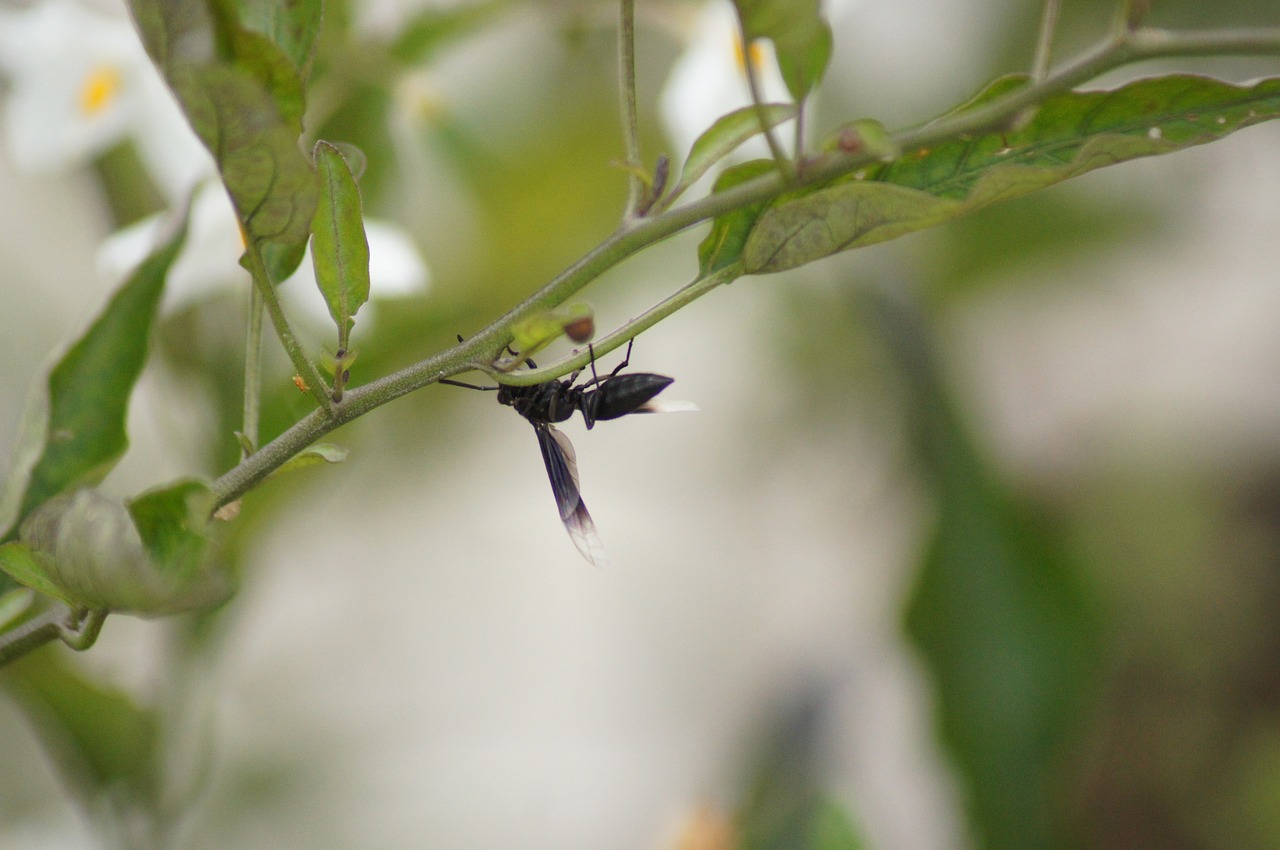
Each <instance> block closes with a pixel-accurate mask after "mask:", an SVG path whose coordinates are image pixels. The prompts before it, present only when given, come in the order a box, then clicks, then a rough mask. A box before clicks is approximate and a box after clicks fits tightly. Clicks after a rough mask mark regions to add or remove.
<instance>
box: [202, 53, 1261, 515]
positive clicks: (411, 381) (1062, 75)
mask: <svg viewBox="0 0 1280 850" xmlns="http://www.w3.org/2000/svg"><path fill="white" fill-rule="evenodd" d="M1257 53H1280V28H1271V29H1262V30H1215V31H1193V32H1180V33H1178V32H1167V31H1163V30H1153V29H1138V30H1135V31H1133V32H1130V33H1122V34H1120V35H1118V36H1115V37H1113V38H1111V39H1109V40H1108V41H1106V42H1104V43H1103V44H1101V45H1099V46H1098V47H1096V48H1094V49H1093V50H1091V51H1090V52H1088V53H1086V54H1084V55H1083V56H1081V57H1079V58H1078V59H1076V60H1075V61H1073V62H1071V63H1068V64H1067V65H1065V66H1063V67H1062V68H1059V69H1058V70H1056V71H1054V72H1052V73H1049V74H1047V75H1046V76H1045V77H1044V79H1043V80H1040V81H1038V82H1033V83H1031V84H1030V85H1027V86H1024V87H1022V88H1019V89H1015V90H1013V91H1011V92H1010V93H1008V94H1006V95H1004V96H1002V97H999V98H997V99H995V100H993V101H991V102H989V103H987V104H984V105H982V106H980V107H978V108H976V109H971V110H966V111H963V112H958V113H955V114H950V115H947V116H944V117H942V118H939V119H938V120H936V121H933V122H930V123H928V124H925V125H923V126H921V127H917V128H913V129H909V130H906V131H903V132H900V133H898V134H895V136H894V137H893V142H894V143H895V144H896V145H897V147H898V148H899V149H900V150H903V151H911V150H917V149H919V148H922V147H929V146H932V145H936V144H938V143H940V142H943V141H946V140H948V139H953V138H956V137H957V136H963V135H966V134H976V133H980V132H984V131H990V130H993V129H997V128H1000V127H1002V126H1005V125H1007V124H1008V122H1010V121H1011V120H1014V119H1016V118H1017V116H1018V115H1020V114H1021V113H1022V111H1023V110H1024V109H1026V108H1027V107H1029V106H1034V105H1035V104H1037V103H1039V102H1041V101H1043V100H1044V99H1045V98H1046V97H1048V96H1050V95H1053V94H1057V93H1058V92H1062V91H1066V90H1068V89H1070V88H1073V87H1075V86H1077V85H1079V84H1081V83H1083V82H1085V81H1087V80H1090V79H1092V78H1094V77H1096V76H1098V75H1099V74H1102V73H1104V72H1106V71H1109V70H1112V69H1113V68H1117V67H1120V66H1122V65H1126V64H1129V63H1132V62H1136V61H1141V60H1146V59H1154V58H1160V57H1172V56H1202V55H1227V54H1257ZM878 156H879V154H877V153H873V152H870V151H861V152H855V153H848V154H846V153H832V154H827V155H825V156H822V157H817V158H815V159H813V160H811V161H810V162H809V163H807V164H806V167H805V169H804V170H803V171H802V172H800V173H798V174H796V175H795V177H794V180H793V181H792V182H788V181H787V180H786V179H784V178H783V177H782V175H780V174H767V175H764V176H761V177H757V178H755V179H753V180H749V181H746V182H744V183H741V184H739V185H737V186H734V187H733V188H731V189H727V190H725V191H723V192H717V193H715V194H713V195H710V196H708V197H706V198H701V199H699V200H696V201H691V202H689V203H687V204H684V205H682V206H679V207H676V208H674V209H670V210H667V211H665V212H663V213H661V214H657V215H653V216H646V217H644V218H639V219H635V220H632V221H630V222H624V224H623V226H622V227H620V228H619V229H618V230H617V231H615V232H614V233H613V234H611V235H610V236H609V237H608V238H606V239H605V240H604V241H603V242H601V243H600V244H599V245H597V246H596V247H595V248H593V249H592V250H591V251H590V252H588V253H587V254H586V255H584V256H583V257H582V258H581V259H579V260H578V261H577V262H576V263H574V264H573V265H572V266H570V267H569V268H567V269H566V270H565V271H563V272H561V273H560V274H559V275H557V276H556V277H555V278H554V279H553V280H551V281H550V282H549V283H547V284H546V285H545V286H543V287H542V288H541V289H539V290H538V291H537V292H535V293H533V294H532V295H530V296H529V297H528V298H526V299H525V300H524V301H522V302H521V303H520V304H517V305H516V306H515V307H513V308H512V309H511V310H509V311H507V313H505V314H504V315H503V316H501V317H499V318H498V319H496V320H495V321H494V322H492V323H491V324H490V325H489V326H488V327H486V328H484V329H483V330H481V331H480V332H479V333H477V334H475V335H474V336H472V337H471V338H469V339H467V340H466V341H465V342H463V343H461V344H459V345H457V346H455V347H453V348H450V349H447V350H445V351H443V352H441V353H439V354H437V355H435V356H432V357H429V358H427V359H426V360H423V361H421V362H419V363H416V364H413V365H411V366H408V367H406V368H404V369H401V370H399V371H397V372H393V373H392V374H390V375H386V376H385V377H383V378H380V379H378V380H376V381H373V382H372V383H369V384H366V385H364V386H362V387H359V388H357V389H355V390H352V391H350V392H349V393H347V395H346V397H345V398H344V399H343V401H342V403H341V404H339V405H331V404H329V403H328V402H329V400H328V398H327V397H325V398H323V399H322V400H323V402H324V406H323V408H322V409H321V410H317V411H313V412H312V413H310V414H308V415H307V416H306V417H304V418H303V419H301V420H299V421H298V422H297V423H296V424H295V425H294V426H293V427H291V428H289V429H288V430H287V431H285V432H284V433H283V434H281V435H280V436H279V437H277V438H276V439H275V440H273V441H272V442H271V443H269V444H268V445H266V446H264V447H262V448H261V449H260V450H259V451H258V452H257V453H255V454H253V455H251V456H250V457H248V458H246V459H245V460H244V461H242V462H241V463H240V464H239V465H237V466H236V467H234V468H232V469H231V470H229V471H228V472H227V473H226V474H224V475H223V476H222V477H221V478H219V479H218V480H217V481H216V482H214V484H213V490H214V492H215V494H216V495H217V499H218V505H219V506H221V505H223V504H226V503H227V502H229V501H232V500H233V499H235V498H238V497H239V496H241V495H243V494H244V493H245V492H247V491H248V490H250V489H252V488H253V487H254V486H255V485H256V484H258V483H259V482H261V481H262V480H263V479H265V478H266V476H267V475H268V474H270V473H271V472H272V471H273V470H275V469H276V468H278V467H279V466H281V465H282V464H284V463H285V462H286V461H288V460H289V459H290V458H291V457H293V456H294V455H295V454H297V453H298V452H299V451H301V450H302V449H304V448H306V447H307V446H308V445H310V444H311V443H313V442H315V441H316V440H317V439H319V438H320V437H322V436H324V435H325V434H327V433H328V432H330V431H332V430H333V429H335V428H337V427H338V426H340V425H342V424H344V423H346V422H349V421H351V420H353V419H355V418H357V417H359V416H362V415H364V414H365V413H368V412H369V411H371V410H373V409H374V408H376V407H379V406H381V405H383V404H386V403H388V402H390V401H392V400H394V399H396V398H399V397H400V396H402V395H405V394H407V393H409V392H412V391H414V390H417V389H420V388H422V387H424V386H427V385H429V384H432V383H435V382H436V381H438V380H439V379H440V378H447V377H450V376H452V375H456V374H458V373H460V372H465V371H468V370H475V369H479V370H482V371H483V370H487V369H489V366H490V364H492V363H493V361H494V359H495V358H496V357H497V356H498V355H499V354H500V352H501V351H502V348H503V346H505V345H506V344H507V343H508V342H510V340H511V331H510V328H511V326H512V325H513V324H515V323H516V322H518V321H520V320H522V319H524V318H526V317H528V316H529V315H531V314H532V313H534V312H537V311H540V310H546V309H550V308H553V307H556V306H558V305H559V304H561V303H563V302H564V301H565V300H566V299H568V298H569V297H571V296H572V295H573V294H574V293H576V292H578V291H579V290H581V289H582V288H583V287H585V286H586V285H587V284H589V283H591V282H592V281H593V280H595V279H596V278H597V277H599V276H600V275H602V274H603V273H604V272H605V271H607V270H608V269H610V268H612V267H613V266H615V265H617V264H618V263H620V262H622V261H623V260H624V259H626V258H627V257H630V256H631V255H633V254H635V253H637V252H639V251H640V250H642V249H644V248H647V247H649V246H650V245H653V244H655V243H657V242H659V241H661V240H663V239H666V238H667V237H669V236H672V235H674V234H676V233H678V232H680V231H682V230H684V229H686V228H688V227H691V226H693V225H696V224H698V223H700V222H703V221H707V220H709V219H713V218H715V217H716V216H719V215H723V214H725V213H728V212H731V211H733V210H736V209H741V208H743V207H746V206H750V205H752V204H758V203H761V202H765V201H768V200H770V199H771V198H774V197H776V196H777V195H779V194H781V193H782V192H784V191H786V190H788V189H793V188H796V187H804V186H811V185H816V184H819V183H822V182H825V181H827V180H830V179H832V178H835V177H838V176H840V175H842V174H847V173H850V172H852V171H855V170H856V169H858V168H861V167H863V166H865V165H867V164H869V163H871V162H873V161H874V160H876V159H877V158H878ZM258 262H259V263H260V262H261V261H260V258H259V259H258ZM251 271H252V269H251ZM736 272H737V270H736V267H730V268H729V269H724V270H721V271H720V272H717V273H716V275H714V276H710V277H708V278H707V279H706V280H700V281H695V282H694V283H692V284H688V285H686V286H684V287H682V288H681V289H679V290H677V291H676V292H675V293H673V294H672V295H671V296H669V297H668V298H667V299H665V300H664V301H662V302H660V303H659V304H658V305H657V306H655V307H654V308H653V309H651V310H650V311H648V312H646V313H644V314H642V315H641V316H639V317H637V318H636V319H633V320H631V321H629V322H627V323H625V324H624V325H622V326H621V327H619V328H618V329H617V330H615V331H614V332H613V333H611V334H609V335H608V336H607V337H606V338H604V339H602V341H601V345H600V346H597V349H598V351H600V352H601V353H604V352H607V351H608V350H609V349H610V348H611V347H616V345H617V344H620V343H621V342H622V341H625V340H626V339H630V338H631V337H634V336H635V335H636V334H637V333H639V332H640V331H641V330H643V329H644V328H647V327H649V326H650V325H652V324H653V323H654V322H656V321H658V320H659V319H660V318H663V317H665V316H666V315H669V313H670V312H674V310H675V309H678V308H679V307H681V306H683V305H684V304H686V303H688V301H691V300H693V299H694V298H696V297H699V296H700V295H702V294H704V293H705V292H706V291H709V290H710V289H711V288H714V287H715V286H718V285H720V284H721V283H724V282H726V279H727V280H731V279H732V276H731V275H733V276H736ZM257 279H258V275H257V274H255V280H257ZM262 279H263V280H264V281H265V274H263V275H262ZM271 294H272V296H274V293H271ZM272 300H273V299H268V300H267V307H268V309H270V308H271V305H272ZM275 312H278V305H277V310H276V311H273V318H274V315H275ZM277 330H279V328H277ZM286 348H288V345H287V344H286ZM585 362H586V358H585V357H583V356H582V355H579V356H578V357H573V358H568V359H566V360H564V361H562V362H560V363H557V364H555V365H554V366H551V367H547V368H545V369H538V370H536V371H529V372H517V373H512V374H506V375H502V376H501V380H502V382H503V383H506V384H512V385H527V384H535V383H540V382H543V381H546V380H549V379H551V378H555V377H559V376H561V375H564V374H567V373H568V372H570V371H572V370H573V369H574V368H578V367H579V366H581V365H582V364H584V363H585ZM296 363H297V361H296V360H295V364H296ZM307 365H310V364H307ZM312 368H314V367H312ZM312 386H313V387H316V386H320V384H319V383H318V382H313V383H312Z"/></svg>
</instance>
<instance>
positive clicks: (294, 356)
mask: <svg viewBox="0 0 1280 850" xmlns="http://www.w3.org/2000/svg"><path fill="white" fill-rule="evenodd" d="M240 262H241V263H242V264H243V265H244V267H245V268H246V269H248V270H249V274H250V275H252V276H253V285H254V288H255V289H257V290H258V295H259V296H261V298H262V302H263V304H265V305H266V308H267V314H268V315H270V316H271V324H272V325H273V326H274V327H275V329H276V336H277V337H279V339H280V344H281V345H283V346H284V350H285V352H286V353H287V354H288V355H289V360H290V361H291V362H292V363H293V368H294V369H295V370H296V371H297V373H298V375H300V376H301V377H302V380H303V381H304V382H306V385H307V389H308V390H310V391H311V394H312V395H313V396H315V398H316V401H318V402H319V403H320V408H321V409H322V410H324V411H326V412H329V413H332V411H333V399H331V398H329V393H328V391H327V390H326V389H325V381H324V379H323V378H322V377H320V372H319V371H318V370H317V369H316V367H315V364H314V363H312V362H311V360H310V359H309V358H308V357H307V354H306V352H305V351H303V350H302V346H301V345H299V344H298V339H297V337H295V336H294V335H293V330H292V329H291V328H290V327H289V320H288V319H287V318H285V315H284V310H283V309H282V308H281V307H280V299H279V298H278V297H276V290H275V287H274V286H273V285H272V283H271V279H270V278H269V277H268V276H267V266H266V263H264V262H263V260H262V250H261V249H260V248H259V247H258V246H257V245H255V244H250V245H248V246H247V247H246V248H245V251H244V257H243V259H241V261H240Z"/></svg>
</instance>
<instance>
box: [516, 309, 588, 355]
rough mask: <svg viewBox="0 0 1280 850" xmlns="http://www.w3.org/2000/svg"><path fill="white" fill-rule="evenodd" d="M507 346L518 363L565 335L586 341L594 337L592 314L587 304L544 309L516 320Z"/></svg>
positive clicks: (577, 340) (579, 340)
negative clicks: (518, 355)
mask: <svg viewBox="0 0 1280 850" xmlns="http://www.w3.org/2000/svg"><path fill="white" fill-rule="evenodd" d="M511 332H512V340H511V347H512V348H514V349H515V350H516V351H518V352H520V357H519V358H518V359H519V360H523V359H524V358H526V357H528V356H530V355H532V354H536V353H537V352H538V351H539V350H541V349H542V348H545V347H546V346H548V345H550V344H551V343H552V342H554V341H555V340H557V339H559V338H560V337H562V336H565V335H566V334H567V335H568V336H569V337H570V338H571V339H572V340H573V341H574V342H579V343H581V342H586V341H587V340H589V339H591V337H592V336H594V334H595V314H594V312H593V311H592V309H591V305H589V304H582V303H576V304H568V305H565V306H563V307H557V308H556V309H554V310H544V311H542V312H540V313H535V314H534V315H532V316H529V317H528V318H526V319H524V320H522V321H519V322H517V323H516V324H515V326H514V327H512V329H511Z"/></svg>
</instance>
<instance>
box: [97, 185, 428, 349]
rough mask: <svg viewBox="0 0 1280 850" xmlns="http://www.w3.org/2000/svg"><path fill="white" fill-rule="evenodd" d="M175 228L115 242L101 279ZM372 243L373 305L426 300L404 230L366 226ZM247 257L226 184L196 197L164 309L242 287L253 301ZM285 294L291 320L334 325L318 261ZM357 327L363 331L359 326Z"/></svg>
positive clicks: (421, 272)
mask: <svg viewBox="0 0 1280 850" xmlns="http://www.w3.org/2000/svg"><path fill="white" fill-rule="evenodd" d="M167 225H168V217H167V216H163V215H155V216H151V217H149V218H145V219H143V220H142V221H139V222H136V223H135V224H132V225H130V226H129V227H126V228H125V229H123V230H121V231H119V232H117V233H115V234H113V235H112V236H110V237H108V238H107V239H106V240H105V241H104V242H103V243H102V246H101V247H100V248H99V250H98V269H99V271H100V272H101V274H102V275H103V276H104V277H106V278H108V279H109V280H113V281H114V280H119V279H120V278H122V277H124V275H126V274H128V273H129V272H130V271H132V270H133V268H134V267H136V266H137V265H138V263H140V262H141V261H142V259H143V258H144V257H146V256H147V254H149V253H150V252H151V250H152V249H153V248H154V247H155V246H156V245H157V244H159V242H160V241H161V240H163V239H164V238H165V235H166V231H165V228H166V227H167ZM365 235H366V236H367V237H368V240H369V276H370V279H371V281H372V283H371V287H370V288H371V293H370V295H371V298H372V299H377V298H379V297H386V296H392V297H406V296H413V295H421V294H422V293H424V292H426V289H427V285H428V282H429V272H428V270H427V266H426V263H424V262H423V260H422V257H421V255H420V254H419V253H418V250H417V247H416V246H415V245H414V244H413V240H412V239H410V238H409V236H408V235H407V234H406V233H405V232H404V231H403V230H401V229H400V228H398V227H396V226H395V225H393V224H389V223H386V222H381V221H378V220H376V219H372V220H366V221H365ZM243 253H244V241H243V240H242V238H241V236H240V228H239V225H238V224H237V222H236V217H235V212H234V210H233V209H232V206H231V200H230V199H229V198H228V197H227V193H226V191H225V190H224V189H223V187H222V186H221V185H220V184H219V183H217V182H213V181H211V182H209V183H207V184H205V185H204V186H202V187H201V188H200V189H199V190H198V191H197V192H196V196H195V198H194V200H193V201H192V205H191V221H190V224H189V229H188V232H187V240H186V243H185V244H184V245H183V247H182V251H181V252H180V253H179V255H178V258H177V260H175V261H174V264H173V266H172V268H170V269H169V278H168V280H167V281H166V284H165V295H164V304H163V306H164V309H165V310H177V309H180V308H182V307H186V306H189V305H191V304H193V303H195V302H197V301H199V300H201V299H203V298H207V297H209V296H210V295H214V294H216V293H217V292H219V291H222V290H225V289H229V288H235V287H240V288H241V291H243V292H245V293H247V292H248V287H249V286H250V285H251V284H250V281H249V275H248V273H247V272H246V271H244V269H242V268H241V267H240V265H239V260H240V255H241V254H243ZM281 287H282V288H281V290H280V293H281V297H282V298H283V299H284V300H285V301H286V302H287V303H288V306H289V307H291V308H296V310H291V312H301V313H302V314H303V315H304V316H305V317H306V318H307V320H309V321H310V322H312V323H315V324H320V325H324V324H327V323H330V322H331V321H332V320H331V319H330V318H329V312H328V308H327V307H326V306H325V303H324V299H323V297H322V296H321V295H320V291H319V289H318V287H317V286H316V282H315V275H314V273H313V271H312V266H311V257H310V253H308V254H307V256H306V257H304V258H303V260H302V264H301V265H300V266H298V270H297V271H296V272H294V273H293V275H291V276H290V277H289V279H288V280H286V281H284V282H283V283H282V284H281ZM369 306H373V305H372V304H371V305H369ZM366 309H368V308H367V307H366ZM362 318H363V317H362ZM364 324H365V325H367V324H368V322H366V323H364ZM357 327H362V326H361V325H360V323H357Z"/></svg>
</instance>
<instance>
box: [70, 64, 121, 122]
mask: <svg viewBox="0 0 1280 850" xmlns="http://www.w3.org/2000/svg"><path fill="white" fill-rule="evenodd" d="M119 91H120V69H119V68H116V67H115V66H114V65H100V66H99V67H97V68H94V69H93V70H91V71H90V72H89V74H88V75H87V76H86V77H85V78H84V84H83V85H82V86H81V87H80V109H81V110H82V111H83V112H84V114H85V115H97V114H98V113H99V112H101V111H102V110H104V109H106V108H107V107H108V106H110V105H111V101H113V100H115V97H116V94H117V93H118V92H119Z"/></svg>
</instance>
